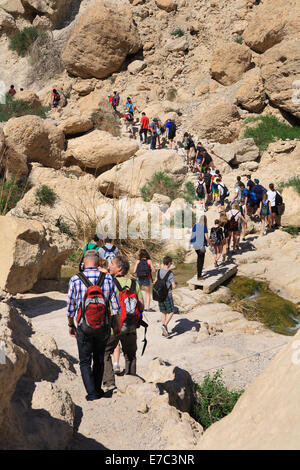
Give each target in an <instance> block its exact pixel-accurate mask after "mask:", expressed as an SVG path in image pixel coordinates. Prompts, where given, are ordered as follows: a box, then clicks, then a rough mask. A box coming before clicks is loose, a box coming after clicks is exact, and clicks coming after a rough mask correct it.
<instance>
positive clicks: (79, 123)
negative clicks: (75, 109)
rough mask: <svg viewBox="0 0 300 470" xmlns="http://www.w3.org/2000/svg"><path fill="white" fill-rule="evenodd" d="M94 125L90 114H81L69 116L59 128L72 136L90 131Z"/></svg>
mask: <svg viewBox="0 0 300 470" xmlns="http://www.w3.org/2000/svg"><path fill="white" fill-rule="evenodd" d="M93 127H94V124H93V121H92V120H91V119H90V118H89V117H88V116H84V115H82V114H80V115H74V116H70V117H69V118H67V119H66V120H65V121H63V122H62V123H61V124H59V126H58V129H59V130H61V131H62V132H63V133H64V134H65V135H66V136H70V135H75V134H81V133H84V132H88V131H90V130H91V129H93Z"/></svg>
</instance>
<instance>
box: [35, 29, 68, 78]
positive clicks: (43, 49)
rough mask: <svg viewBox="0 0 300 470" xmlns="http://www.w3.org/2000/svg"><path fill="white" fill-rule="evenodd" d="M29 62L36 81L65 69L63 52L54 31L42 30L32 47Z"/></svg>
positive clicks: (51, 76)
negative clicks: (55, 39) (56, 41)
mask: <svg viewBox="0 0 300 470" xmlns="http://www.w3.org/2000/svg"><path fill="white" fill-rule="evenodd" d="M29 62H30V65H31V71H30V73H31V77H32V79H34V81H35V82H38V81H45V79H46V78H47V79H50V78H53V77H54V76H55V75H57V74H59V73H61V72H62V71H63V70H64V66H63V63H62V60H61V53H60V51H59V49H58V48H57V45H56V43H55V41H54V39H53V35H52V32H49V31H40V32H39V34H38V37H37V39H36V40H35V42H34V43H33V44H32V46H31V47H30V51H29Z"/></svg>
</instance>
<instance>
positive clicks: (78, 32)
mask: <svg viewBox="0 0 300 470" xmlns="http://www.w3.org/2000/svg"><path fill="white" fill-rule="evenodd" d="M116 9H117V11H118V14H117V15H116ZM140 47H141V44H140V39H139V35H138V32H137V29H136V27H135V25H134V23H133V21H132V15H131V12H130V9H129V8H128V7H126V6H124V4H122V2H120V1H119V2H112V1H108V0H98V1H96V2H95V3H93V4H92V5H91V6H90V7H89V8H88V9H87V10H86V11H85V13H84V15H82V16H81V17H80V19H79V22H78V23H77V24H76V26H75V27H74V29H73V31H72V34H71V37H70V39H69V41H68V43H67V45H66V47H65V49H64V51H63V54H62V60H63V62H64V65H65V67H66V69H67V70H68V72H70V73H72V74H73V75H75V76H78V77H81V78H91V77H95V78H105V77H108V76H109V75H110V74H111V73H113V72H116V71H117V70H119V69H120V67H121V66H122V64H123V63H124V61H125V58H126V56H127V55H128V54H134V53H136V52H137V51H138V50H139V48H140Z"/></svg>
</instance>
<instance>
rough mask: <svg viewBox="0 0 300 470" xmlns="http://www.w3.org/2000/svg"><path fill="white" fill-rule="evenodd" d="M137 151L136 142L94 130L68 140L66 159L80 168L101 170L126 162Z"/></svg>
mask: <svg viewBox="0 0 300 470" xmlns="http://www.w3.org/2000/svg"><path fill="white" fill-rule="evenodd" d="M138 149H139V145H138V143H137V142H134V141H132V140H130V139H125V138H120V137H113V136H112V135H111V134H109V133H108V132H104V131H99V130H95V131H93V132H91V133H89V134H87V135H83V136H82V137H77V138H75V139H72V140H70V141H69V145H68V150H67V152H66V157H67V159H72V161H75V162H76V164H77V165H79V166H80V167H82V168H85V167H87V168H103V167H106V166H108V165H112V164H118V163H121V162H124V161H126V160H128V159H129V158H130V157H132V156H133V155H134V154H135V153H136V152H137V151H138Z"/></svg>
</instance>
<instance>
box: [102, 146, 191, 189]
mask: <svg viewBox="0 0 300 470" xmlns="http://www.w3.org/2000/svg"><path fill="white" fill-rule="evenodd" d="M158 171H169V172H171V173H172V174H173V175H175V176H176V175H183V174H184V173H185V165H184V161H183V158H182V157H181V156H180V155H178V153H177V152H175V151H174V150H155V151H153V150H150V151H148V152H146V153H144V154H143V155H141V156H138V157H134V158H131V159H130V160H128V161H127V162H125V163H122V164H121V165H119V166H117V167H114V168H112V169H111V170H110V171H107V172H105V173H103V174H102V175H100V176H99V177H98V178H97V184H98V188H99V190H100V191H101V192H102V193H103V194H107V195H108V196H113V195H131V196H140V195H141V194H140V189H141V187H142V186H144V185H145V184H146V182H147V181H148V180H150V179H151V178H152V176H153V175H154V173H155V172H158Z"/></svg>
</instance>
